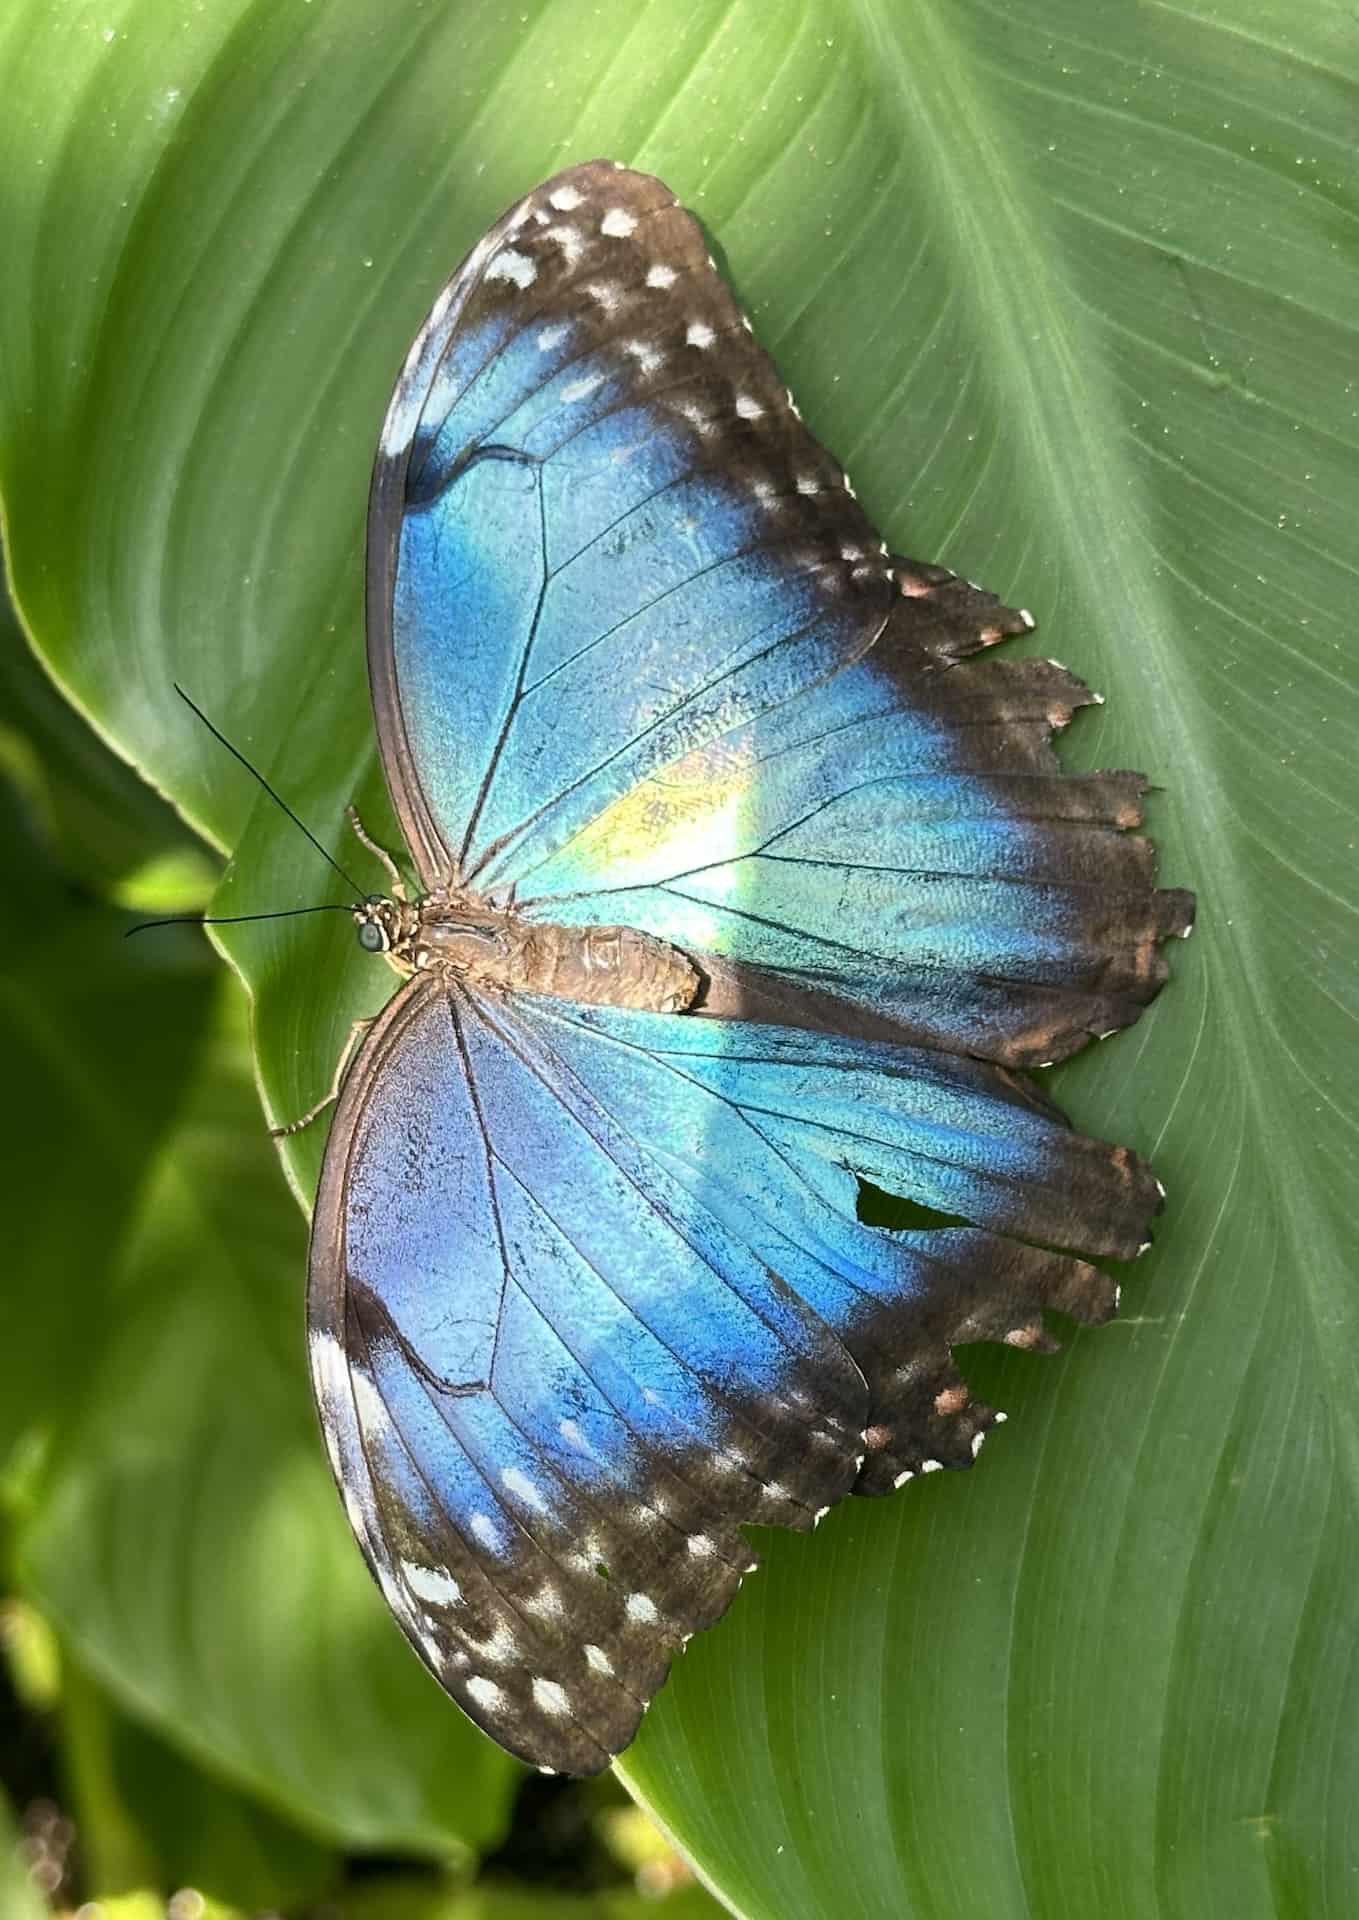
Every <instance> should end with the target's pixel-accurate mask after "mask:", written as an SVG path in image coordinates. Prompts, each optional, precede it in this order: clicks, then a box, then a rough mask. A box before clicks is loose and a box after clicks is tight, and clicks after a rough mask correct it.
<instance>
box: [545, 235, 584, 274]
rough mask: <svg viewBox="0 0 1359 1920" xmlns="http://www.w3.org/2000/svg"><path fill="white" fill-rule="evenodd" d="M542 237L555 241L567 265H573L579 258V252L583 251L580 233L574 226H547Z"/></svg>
mask: <svg viewBox="0 0 1359 1920" xmlns="http://www.w3.org/2000/svg"><path fill="white" fill-rule="evenodd" d="M543 238H544V239H545V240H552V241H555V243H556V244H557V246H559V247H560V248H561V250H562V253H563V254H564V255H565V257H566V264H567V266H568V267H574V266H575V264H576V262H577V260H579V259H580V256H581V254H582V253H583V252H584V251H585V247H584V243H583V241H582V240H581V237H580V234H579V233H578V232H577V231H576V229H575V228H574V227H563V226H556V227H549V228H548V229H547V232H546V233H545V234H544V235H543Z"/></svg>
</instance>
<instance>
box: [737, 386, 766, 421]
mask: <svg viewBox="0 0 1359 1920" xmlns="http://www.w3.org/2000/svg"><path fill="white" fill-rule="evenodd" d="M736 411H737V413H738V414H739V415H740V416H741V418H742V419H743V420H763V418H764V408H763V407H762V406H761V405H760V403H759V401H758V400H752V399H751V397H750V395H749V394H748V393H738V394H737V396H736Z"/></svg>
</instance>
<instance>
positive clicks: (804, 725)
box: [369, 162, 1190, 1064]
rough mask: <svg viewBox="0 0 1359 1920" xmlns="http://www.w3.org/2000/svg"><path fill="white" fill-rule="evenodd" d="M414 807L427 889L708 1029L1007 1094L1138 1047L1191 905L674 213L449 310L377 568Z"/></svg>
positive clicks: (507, 269)
mask: <svg viewBox="0 0 1359 1920" xmlns="http://www.w3.org/2000/svg"><path fill="white" fill-rule="evenodd" d="M369 555H370V573H369V649H370V672H371V678H372V684H373V690H374V698H375V703H376V709H377V716H378V731H379V740H380V743H381V747H382V752H383V758H384V764H385V767H386V771H387V777H388V782H389V785H390V787H391V790H392V793H393V795H394V797H395V799H396V802H397V806H398V811H399V813H400V817H401V820H402V824H403V827H404V829H405V832H406V835H407V839H408V842H409V844H410V846H411V849H412V852H413V853H414V855H415V857H416V860H417V864H418V865H419V867H420V870H421V874H422V877H423V879H424V880H425V883H426V884H427V885H428V886H435V885H441V884H446V883H448V882H449V881H450V880H451V881H454V882H457V883H462V882H465V883H467V884H470V885H472V886H474V887H476V888H477V889H478V890H480V891H488V892H491V893H492V894H499V895H508V894H509V893H511V891H514V890H517V897H518V900H519V903H520V905H521V907H523V908H524V910H525V911H526V912H528V913H529V914H530V915H537V916H539V917H542V918H547V919H558V920H576V921H579V922H582V923H585V922H589V921H591V920H595V921H598V920H605V921H626V922H628V923H630V924H633V925H636V926H640V927H643V928H646V929H647V930H649V931H652V932H655V933H659V934H661V935H663V936H664V937H666V938H669V939H671V940H673V941H674V942H675V943H676V944H678V945H680V946H681V947H683V948H685V950H686V951H688V952H690V953H691V954H693V955H694V956H695V957H698V956H699V955H703V954H707V955H708V956H710V964H707V965H706V967H705V971H706V972H707V974H708V976H709V988H708V996H707V1001H706V1010H707V1011H710V1012H713V1013H717V1014H720V1015H723V1016H730V1015H733V1014H741V1015H745V1016H747V1017H752V1016H754V1017H762V1018H773V1019H777V1020H784V1021H787V1020H791V1021H794V1022H797V1023H810V1024H814V1025H822V1026H827V1027H832V1028H835V1027H839V1028H843V1027H845V1026H846V1025H852V1026H854V1027H855V1028H856V1029H857V1030H859V1031H862V1032H876V1033H883V1034H895V1035H897V1036H899V1037H903V1038H908V1039H912V1040H917V1041H921V1042H924V1043H927V1044H933V1045H940V1046H945V1047H949V1048H953V1049H955V1050H958V1051H962V1052H967V1053H974V1054H981V1055H984V1056H986V1057H989V1058H992V1059H996V1060H1001V1061H1005V1062H1007V1063H1011V1064H1021V1063H1041V1062H1046V1061H1049V1060H1053V1059H1058V1058H1061V1057H1063V1056H1064V1055H1065V1054H1067V1053H1069V1052H1071V1051H1073V1050H1074V1048H1076V1047H1077V1046H1079V1045H1081V1044H1082V1043H1083V1042H1084V1041H1085V1040H1086V1039H1087V1038H1088V1037H1089V1035H1090V1034H1092V1033H1093V1034H1103V1033H1106V1032H1108V1031H1111V1030H1112V1029H1115V1028H1118V1027H1121V1026H1125V1025H1128V1024H1129V1023H1130V1022H1131V1021H1132V1020H1134V1019H1135V1018H1136V1017H1137V1014H1138V1012H1139V1011H1140V1009H1141V1007H1142V1006H1143V1005H1144V1004H1145V1003H1146V1001H1147V1000H1149V999H1150V998H1151V997H1152V996H1153V995H1154V994H1155V992H1156V991H1157V990H1158V988H1159V986H1160V985H1161V983H1162V981H1163V980H1164V977H1165V965H1164V961H1163V959H1162V957H1161V955H1160V953H1159V951H1158V943H1159V941H1160V940H1161V939H1163V938H1164V937H1165V936H1166V935H1167V934H1168V933H1172V932H1184V931H1185V930H1186V929H1187V927H1188V924H1189V913H1190V907H1189V901H1188V897H1187V896H1186V895H1183V894H1179V893H1174V892H1163V891H1158V890H1157V889H1156V887H1155V884H1154V881H1153V878H1152V857H1151V848H1150V846H1149V844H1148V843H1147V842H1146V841H1145V840H1143V839H1141V838H1139V837H1138V836H1136V835H1135V834H1133V833H1130V832H1129V831H1128V829H1129V828H1130V827H1133V826H1135V825H1136V824H1138V823H1139V821H1140V818H1141V795H1142V792H1143V783H1142V781H1141V780H1140V778H1139V777H1138V776H1137V775H1135V774H1129V773H1112V774H1095V775H1086V776H1082V777H1080V778H1072V779H1063V778H1062V777H1061V774H1060V770H1059V768H1058V766H1057V763H1056V759H1055V757H1054V755H1053V754H1052V751H1051V748H1050V745H1049V736H1050V734H1051V732H1052V730H1053V729H1054V728H1055V727H1058V726H1060V725H1062V724H1064V722H1065V721H1066V720H1067V719H1069V718H1070V715H1071V713H1072V711H1073V709H1074V708H1076V707H1078V706H1080V705H1084V704H1085V703H1087V702H1088V701H1089V700H1090V699H1091V698H1092V697H1093V696H1091V695H1090V694H1089V693H1088V691H1087V690H1086V688H1085V687H1084V686H1083V685H1082V684H1081V682H1080V681H1078V680H1077V679H1076V678H1075V677H1074V676H1073V675H1071V674H1069V673H1067V672H1066V671H1065V670H1064V669H1063V668H1061V667H1059V666H1057V665H1055V664H1054V663H1053V662H1051V661H1045V660H1023V661H1014V662H1005V663H1001V662H997V661H993V660H990V659H969V658H968V656H969V655H973V654H976V653H977V652H978V651H979V650H980V649H982V648H984V647H987V646H989V645H990V644H991V643H993V642H995V641H997V640H1000V639H1002V638H1004V637H1005V636H1006V635H1008V634H1016V633H1020V632H1022V631H1024V630H1026V629H1027V628H1031V627H1032V625H1033V622H1032V620H1031V619H1030V618H1029V616H1028V615H1027V614H1025V613H1022V612H1016V611H1014V610H1012V609H1010V608H1007V607H1003V606H1001V605H1000V603H999V602H998V601H997V600H996V599H995V598H994V596H992V595H990V594H987V593H984V592H982V591H981V590H980V589H978V588H976V587H974V586H971V585H970V584H969V583H967V582H966V581H962V580H959V579H957V578H956V577H955V576H954V575H952V574H949V573H948V572H946V571H945V570H944V569H942V568H938V567H929V566H922V565H919V564H917V563H914V562H912V561H909V560H904V559H901V558H900V557H899V556H894V555H891V554H889V552H888V550H887V547H886V545H885V543H884V542H882V541H881V540H880V538H879V536H878V534H877V532H876V531H875V529H874V528H873V527H872V525H871V524H870V523H869V521H868V520H867V519H866V517H865V516H864V514H863V513H862V512H861V510H860V509H859V506H858V504H857V502H856V501H855V499H854V497H853V494H852V492H851V491H850V490H849V486H848V482H847V480H846V478H845V476H844V474H843V472H842V471H841V469H840V467H839V466H838V464H837V463H836V462H835V461H834V460H832V459H831V458H830V457H829V456H828V455H827V454H826V453H825V452H824V451H823V450H822V449H821V448H820V447H819V446H818V445H817V444H816V442H815V441H814V440H813V439H812V437H811V435H810V434H809V433H808V432H807V431H806V429H805V428H804V427H803V425H802V423H801V420H800V418H799V416H798V414H797V412H796V409H795V408H794V406H793V405H792V401H791V398H790V396H789V395H788V394H787V392H786V390H785V388H784V387H783V385H782V383H781V381H780V380H779V378H778V375H777V372H776V371H775V369H774V367H773V364H772V362H771V361H770V360H769V358H768V356H767V355H766V354H765V353H764V352H763V351H762V350H761V349H760V348H759V346H758V345H757V344H756V342H755V341H754V339H753V338H752V337H751V335H750V333H749V331H748V325H747V323H746V322H745V320H744V318H743V316H742V315H741V313H740V311H739V309H738V308H737V306H736V304H735V302H734V301H733V300H732V298H731V295H730V293H729V292H728V290H727V288H726V287H725V285H724V284H723V282H722V280H721V279H720V277H719V275H718V274H717V272H716V270H715V269H714V267H713V264H712V262H711V260H710V259H709V257H708V254H707V249H706V245H705V242H704V240H703V237H702V233H701V231H700V229H699V227H698V226H697V224H696V222H695V221H694V220H693V219H692V218H691V217H690V216H689V215H688V214H687V213H686V212H685V211H684V210H683V209H682V208H681V207H679V206H678V205H677V204H676V203H675V200H674V197H673V196H672V195H671V194H670V193H669V192H668V191H667V189H666V188H665V187H663V186H662V185H661V184H660V182H659V181H656V180H653V179H651V178H649V177H647V176H646V175H642V174H636V173H632V172H628V171H626V170H624V169H619V168H615V167H613V166H611V165H609V164H608V163H605V162H595V163H591V164H590V165H587V166H583V167H577V168H574V169H572V170H571V171H570V172H568V173H565V174H562V175H560V176H558V177H557V178H556V179H555V180H552V181H548V182H547V183H546V184H545V185H543V186H542V187H540V188H538V189H537V190H536V191H535V192H534V193H532V194H530V195H529V196H528V197H527V199H525V200H524V201H522V202H521V203H520V204H519V205H518V206H517V207H516V208H514V209H513V210H512V211H511V212H510V213H509V214H508V215H506V217H505V218H504V219H503V220H502V221H501V222H500V223H499V224H498V225H497V226H496V227H495V228H493V229H492V230H491V232H490V233H489V234H488V235H487V237H486V239H485V240H484V241H483V242H482V243H481V245H480V246H479V247H478V248H477V249H476V250H475V252H474V253H473V254H472V255H471V257H470V258H469V260H468V261H467V262H466V263H465V265H464V266H463V267H462V268H461V269H460V270H459V272H458V273H457V274H456V275H455V276H454V278H453V280H452V281H451V282H450V283H449V286H448V287H447V288H446V289H445V291H444V293H443V294H442V295H441V296H440V298H439V300H438V302H436V304H435V307H434V310H433V312H432V313H431V315H430V319H429V321H428V323H427V325H426V327H425V328H424V330H423V331H422V333H421V334H420V336H419V338H418V339H417V341H416V343H415V346H414V348H413V349H412V352H411V355H410V358H409V361H408V363H407V366H406V369H405V371H404V373H403V375H402V377H401V381H400V383H399V385H398V388H397V392H396V396H395V398H394V400H393V404H392V408H391V412H390V414H389V416H388V421H387V426H386V429H385V431H384V435H383V443H382V449H381V452H380V454H379V458H378V463H377V468H376V472H375V478H374V489H373V504H372V513H371V517H370V537H369Z"/></svg>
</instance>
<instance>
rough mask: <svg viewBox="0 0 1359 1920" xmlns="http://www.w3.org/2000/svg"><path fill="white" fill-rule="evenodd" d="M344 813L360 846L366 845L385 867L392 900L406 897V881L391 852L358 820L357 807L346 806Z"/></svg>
mask: <svg viewBox="0 0 1359 1920" xmlns="http://www.w3.org/2000/svg"><path fill="white" fill-rule="evenodd" d="M345 813H346V815H347V816H348V819H349V824H350V826H351V827H352V828H353V829H354V834H355V837H356V838H357V840H358V842H359V844H360V846H364V847H367V849H368V851H369V853H371V854H372V855H374V857H375V858H376V859H378V860H380V861H381V862H382V864H383V866H384V867H385V868H386V869H387V877H388V879H389V880H390V881H391V883H392V898H393V900H404V899H405V898H406V883H405V881H404V880H403V879H402V878H401V874H400V872H399V870H398V868H397V864H396V862H395V860H393V858H392V856H391V854H390V853H388V851H387V849H386V848H385V847H380V846H379V845H378V843H377V841H376V840H374V838H373V837H372V835H371V834H370V833H369V831H368V829H367V828H366V827H365V826H364V824H363V822H362V820H360V818H359V810H358V808H357V807H352V806H351V807H346V808H345Z"/></svg>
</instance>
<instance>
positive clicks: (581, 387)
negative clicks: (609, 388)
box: [562, 373, 604, 405]
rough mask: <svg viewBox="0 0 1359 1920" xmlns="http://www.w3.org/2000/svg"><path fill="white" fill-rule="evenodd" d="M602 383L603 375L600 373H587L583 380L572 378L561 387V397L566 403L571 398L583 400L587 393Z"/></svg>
mask: <svg viewBox="0 0 1359 1920" xmlns="http://www.w3.org/2000/svg"><path fill="white" fill-rule="evenodd" d="M603 384H604V375H603V374H602V373H592V374H589V375H587V377H586V378H585V379H584V380H572V381H571V382H570V384H569V385H567V386H565V387H563V388H562V399H563V401H565V402H566V403H567V404H568V405H569V404H570V402H571V401H573V400H584V399H585V398H586V397H587V396H588V395H589V394H592V393H594V392H595V391H596V390H597V389H598V388H599V387H602V386H603Z"/></svg>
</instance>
